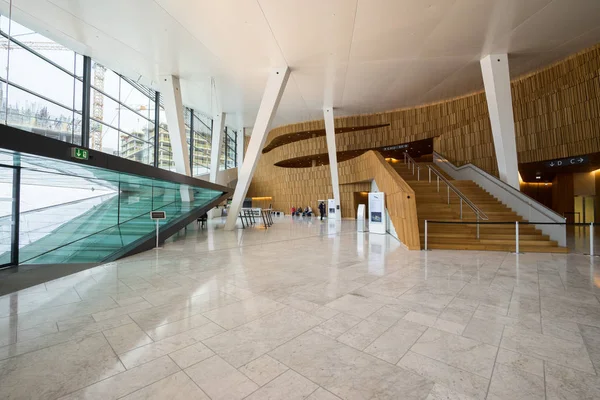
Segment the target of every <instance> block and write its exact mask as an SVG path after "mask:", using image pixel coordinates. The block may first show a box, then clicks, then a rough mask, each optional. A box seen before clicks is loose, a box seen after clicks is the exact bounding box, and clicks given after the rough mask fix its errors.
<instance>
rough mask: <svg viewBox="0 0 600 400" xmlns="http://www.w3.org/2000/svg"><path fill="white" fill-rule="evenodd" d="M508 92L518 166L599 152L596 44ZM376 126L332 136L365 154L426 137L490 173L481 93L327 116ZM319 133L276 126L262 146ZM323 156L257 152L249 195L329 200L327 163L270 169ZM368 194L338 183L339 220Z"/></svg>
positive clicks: (304, 146)
mask: <svg viewBox="0 0 600 400" xmlns="http://www.w3.org/2000/svg"><path fill="white" fill-rule="evenodd" d="M512 94H513V108H514V112H515V128H516V134H517V151H518V157H519V161H520V162H534V161H543V160H547V159H552V158H560V157H568V156H574V155H579V154H585V153H591V152H600V46H595V47H593V48H591V49H588V50H586V51H583V52H581V53H579V54H577V55H574V56H572V57H570V58H568V59H566V60H563V61H562V62H560V63H558V64H555V65H552V66H550V67H548V68H545V69H543V70H540V71H538V72H536V73H534V74H531V75H528V76H525V77H522V78H519V79H517V80H515V81H513V83H512ZM376 124H390V126H388V127H384V128H378V129H374V130H369V131H365V132H361V131H353V132H346V133H340V134H337V135H336V144H337V150H338V151H348V150H359V149H370V148H374V147H380V146H388V145H394V144H399V143H406V142H412V141H416V140H421V139H427V138H434V149H435V150H436V151H438V152H439V153H441V154H443V155H444V156H445V157H446V158H448V159H449V160H450V161H452V162H453V163H455V164H457V165H463V164H466V163H473V164H475V165H477V166H478V167H480V168H482V169H484V170H486V171H488V172H490V173H492V174H494V175H497V174H498V169H497V164H496V157H495V154H494V143H493V138H492V132H491V127H490V122H489V114H488V110H487V102H486V99H485V94H484V93H483V92H479V93H474V94H470V95H467V96H463V97H460V98H455V99H450V100H447V101H444V102H440V103H435V104H429V105H424V106H420V107H416V108H411V109H401V110H393V111H389V112H385V113H377V114H370V115H356V116H350V117H340V118H336V119H335V125H336V127H352V126H367V125H376ZM323 128H324V123H323V121H322V120H320V121H308V122H303V123H299V124H293V125H286V126H282V127H278V128H275V129H273V130H271V131H270V133H269V137H268V139H267V143H269V142H270V141H271V140H272V139H273V138H275V137H277V136H280V135H284V134H289V133H293V132H300V131H309V130H313V129H323ZM326 152H327V145H326V139H325V137H319V138H311V139H307V140H303V141H299V142H295V143H290V144H287V145H284V146H281V147H278V148H275V149H273V150H272V151H270V152H268V153H267V154H264V155H263V156H262V157H261V159H260V162H259V165H258V168H257V170H256V173H255V176H254V180H253V181H252V185H251V188H250V195H251V196H273V198H274V204H273V206H274V207H275V208H278V209H280V210H283V211H285V212H289V209H290V207H291V206H292V205H294V206H298V205H301V206H302V207H303V208H304V207H305V206H306V205H310V206H311V207H313V209H314V208H315V207H316V205H317V204H316V201H317V200H318V199H326V198H331V197H332V190H331V180H330V174H329V166H318V167H314V168H300V169H295V168H281V167H276V166H275V165H274V164H275V163H277V162H279V161H283V160H287V159H290V158H295V157H301V156H309V155H313V154H319V153H326ZM342 164H343V163H340V168H342ZM369 190H370V185H369V184H366V183H353V184H351V185H342V187H341V188H340V191H341V202H342V204H341V206H342V215H343V216H344V217H354V216H355V210H354V209H353V208H354V207H353V201H354V200H353V192H355V191H369Z"/></svg>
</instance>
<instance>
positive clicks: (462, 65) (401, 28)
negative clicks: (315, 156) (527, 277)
mask: <svg viewBox="0 0 600 400" xmlns="http://www.w3.org/2000/svg"><path fill="white" fill-rule="evenodd" d="M2 3H4V4H3V5H4V7H3V8H4V12H6V10H7V4H8V1H6V0H0V5H2ZM13 18H14V19H15V20H16V21H17V22H20V23H22V24H24V25H26V26H28V27H30V28H32V29H36V30H38V31H39V32H40V33H45V34H46V35H48V36H49V37H51V38H53V39H55V40H57V41H58V42H61V43H63V44H65V45H67V46H70V47H72V48H73V49H75V50H77V51H79V52H81V53H83V54H86V55H90V56H92V57H94V58H96V59H97V60H99V61H100V62H103V63H105V64H106V65H107V66H109V67H111V68H113V69H115V70H117V71H120V72H123V73H125V74H127V75H130V76H132V77H138V76H141V80H142V82H144V83H146V84H152V85H154V82H156V81H157V78H158V76H160V75H163V74H174V75H178V76H180V78H181V82H182V91H183V96H184V103H186V104H187V105H190V106H192V107H194V108H196V109H199V110H201V111H203V112H205V113H206V114H211V112H212V111H211V93H216V98H218V101H219V102H220V103H221V104H222V106H223V109H224V111H226V112H228V113H229V115H230V116H231V117H232V118H235V119H236V120H234V121H232V120H231V119H230V120H229V121H228V124H230V125H237V118H238V117H237V116H235V117H234V114H237V115H243V119H244V125H245V126H252V125H253V123H254V118H255V115H256V112H257V110H258V105H259V104H260V99H261V96H262V91H263V89H264V85H265V82H266V77H267V71H268V70H269V68H271V67H279V66H283V65H286V64H287V65H288V66H289V67H290V68H291V70H292V74H291V77H290V80H289V82H288V85H287V88H286V91H285V94H284V97H283V99H282V102H281V105H280V109H279V112H278V114H277V117H276V119H275V121H274V126H276V125H281V124H286V123H292V122H299V121H304V120H309V119H320V118H322V111H321V110H322V109H323V107H325V106H327V107H329V106H333V107H335V108H336V113H337V115H351V114H357V113H367V112H377V111H386V110H390V109H394V108H400V107H407V106H414V105H419V104H423V103H428V102H432V101H437V100H443V99H446V98H449V97H453V96H457V95H462V94H466V93H469V92H472V91H474V90H479V89H481V88H482V87H483V81H482V78H481V71H480V68H479V60H480V59H481V58H482V57H483V56H485V55H486V54H489V53H500V52H508V53H509V55H510V68H511V75H512V76H513V77H516V76H520V75H522V74H524V73H527V72H530V71H532V70H535V69H537V68H539V67H541V66H544V65H547V64H549V63H551V62H554V61H557V60H559V59H561V58H564V57H566V56H567V55H569V54H572V53H575V52H577V51H579V50H581V49H584V48H586V47H589V46H592V45H594V44H596V43H598V42H600V0H13ZM211 82H214V83H211ZM211 89H212V90H211Z"/></svg>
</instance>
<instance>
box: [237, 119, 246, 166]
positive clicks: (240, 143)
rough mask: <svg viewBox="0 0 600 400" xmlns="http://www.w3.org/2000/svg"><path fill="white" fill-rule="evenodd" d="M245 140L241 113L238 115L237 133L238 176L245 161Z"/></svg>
mask: <svg viewBox="0 0 600 400" xmlns="http://www.w3.org/2000/svg"><path fill="white" fill-rule="evenodd" d="M244 140H245V133H244V117H243V115H242V114H241V113H240V114H238V132H237V138H236V140H235V145H236V146H237V149H236V150H237V154H236V158H237V168H238V174H239V172H240V171H241V170H242V162H243V161H244Z"/></svg>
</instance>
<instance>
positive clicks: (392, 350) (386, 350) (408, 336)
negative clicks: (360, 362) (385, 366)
mask: <svg viewBox="0 0 600 400" xmlns="http://www.w3.org/2000/svg"><path fill="white" fill-rule="evenodd" d="M426 330H427V327H426V326H424V325H420V324H417V323H414V322H410V321H405V320H400V321H398V322H397V323H396V324H395V325H393V326H392V327H391V328H389V329H388V330H387V331H386V332H385V333H383V334H382V335H381V336H380V337H379V338H377V339H376V340H375V341H374V342H373V343H371V344H370V345H369V346H367V348H366V349H365V350H364V351H365V353H368V354H371V355H373V356H375V357H377V358H380V359H382V360H385V361H387V362H389V363H392V364H396V363H397V362H398V360H400V358H402V356H403V355H404V354H405V353H406V352H407V351H408V349H410V347H411V346H412V345H413V344H414V343H415V342H416V341H417V339H419V338H420V337H421V335H423V333H424V332H425V331H426Z"/></svg>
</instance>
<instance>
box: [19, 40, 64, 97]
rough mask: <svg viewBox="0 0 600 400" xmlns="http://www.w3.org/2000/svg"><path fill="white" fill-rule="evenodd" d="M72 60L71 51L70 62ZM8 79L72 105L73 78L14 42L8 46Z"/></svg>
mask: <svg viewBox="0 0 600 400" xmlns="http://www.w3.org/2000/svg"><path fill="white" fill-rule="evenodd" d="M73 60H74V58H73V53H72V52H71V63H73ZM71 69H73V65H71ZM8 80H9V82H11V83H15V84H17V85H20V86H22V87H24V88H26V89H29V90H31V91H32V92H35V93H38V94H41V95H43V96H44V97H47V98H49V99H51V100H54V101H56V102H58V103H60V104H62V105H64V106H65V107H69V108H71V107H73V87H74V85H75V78H73V77H72V76H70V75H68V74H67V73H65V72H63V71H62V70H60V69H58V68H56V67H55V66H53V65H52V64H49V63H48V62H46V61H44V60H43V59H41V58H40V57H38V56H36V55H34V54H32V53H31V52H29V51H27V50H26V49H24V48H23V47H21V46H17V45H16V44H14V43H12V44H11V46H10V61H9V70H8Z"/></svg>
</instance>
